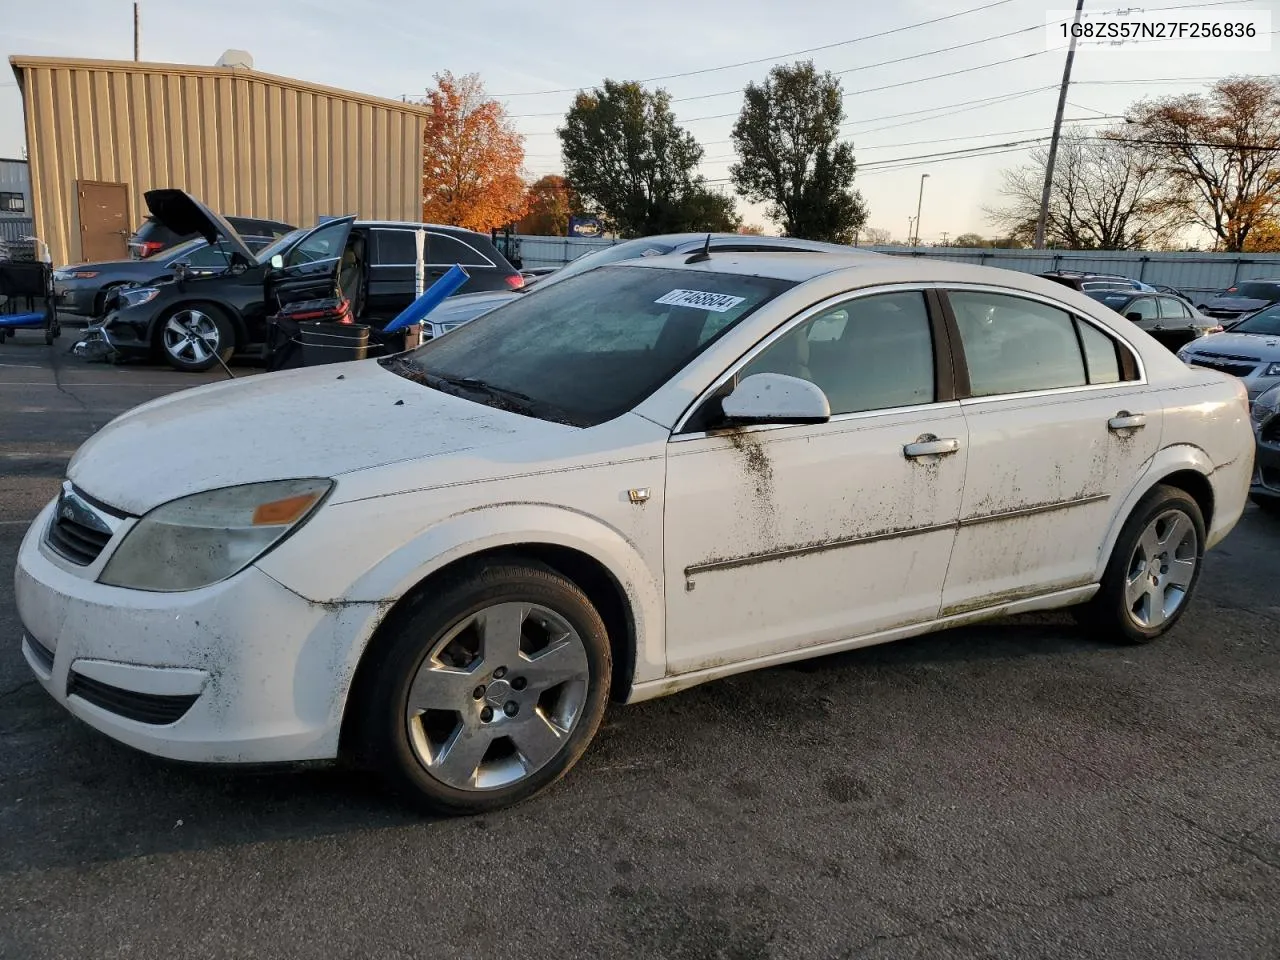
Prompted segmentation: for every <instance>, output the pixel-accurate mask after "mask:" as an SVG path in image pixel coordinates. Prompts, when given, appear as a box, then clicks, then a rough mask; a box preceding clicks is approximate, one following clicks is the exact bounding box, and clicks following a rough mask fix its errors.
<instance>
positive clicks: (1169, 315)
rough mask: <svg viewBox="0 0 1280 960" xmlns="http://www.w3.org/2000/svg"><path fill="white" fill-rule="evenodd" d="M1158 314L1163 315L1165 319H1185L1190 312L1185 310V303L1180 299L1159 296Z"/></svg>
mask: <svg viewBox="0 0 1280 960" xmlns="http://www.w3.org/2000/svg"><path fill="white" fill-rule="evenodd" d="M1160 316H1162V317H1164V318H1165V319H1166V320H1168V319H1174V320H1185V319H1187V318H1188V317H1190V316H1191V314H1190V313H1189V312H1188V311H1187V305H1186V304H1185V303H1183V302H1182V301H1181V300H1177V299H1175V298H1173V297H1161V298H1160Z"/></svg>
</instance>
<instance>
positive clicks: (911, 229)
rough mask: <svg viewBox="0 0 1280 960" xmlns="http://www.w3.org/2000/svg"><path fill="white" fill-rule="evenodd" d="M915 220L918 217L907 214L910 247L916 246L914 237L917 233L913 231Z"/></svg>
mask: <svg viewBox="0 0 1280 960" xmlns="http://www.w3.org/2000/svg"><path fill="white" fill-rule="evenodd" d="M915 222H916V218H915V217H913V216H910V215H908V216H907V246H908V247H914V246H915V242H914V240H913V238H914V237H915V233H914V232H912V231H913V226H912V225H913V224H914V223H915Z"/></svg>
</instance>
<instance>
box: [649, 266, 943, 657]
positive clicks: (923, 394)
mask: <svg viewBox="0 0 1280 960" xmlns="http://www.w3.org/2000/svg"><path fill="white" fill-rule="evenodd" d="M935 319H936V318H931V316H930V313H929V311H928V309H927V307H926V299H925V296H924V294H923V293H922V292H920V291H909V292H908V291H898V292H891V293H880V294H872V295H867V296H862V297H856V298H849V299H846V300H844V301H843V302H838V303H835V304H834V305H830V306H826V307H823V308H821V309H819V310H817V311H816V312H811V314H810V315H808V316H802V317H801V318H800V319H799V320H797V321H795V322H793V323H791V324H790V325H788V327H786V328H783V329H782V330H781V331H780V333H779V334H778V335H775V337H773V338H772V339H771V340H770V341H768V342H766V344H765V345H764V346H763V348H760V349H758V350H757V351H756V352H755V354H754V356H752V357H749V358H748V359H747V361H746V362H745V364H744V365H741V366H740V368H739V369H738V370H737V371H736V377H737V378H738V379H741V378H744V377H747V376H750V375H752V374H755V373H764V372H772V373H782V374H787V375H790V376H796V377H803V378H805V379H807V380H810V381H811V382H813V383H815V384H817V385H818V386H819V387H821V388H822V390H823V392H824V393H826V395H827V398H828V401H829V402H830V405H831V412H832V418H831V420H830V421H829V422H827V423H820V424H798V425H788V426H761V427H747V428H740V429H736V430H719V431H716V430H712V431H711V432H697V433H687V434H680V433H677V434H676V435H674V436H673V437H672V441H671V443H670V445H669V447H668V454H667V497H666V513H665V558H666V593H667V662H668V671H669V672H670V673H672V674H679V673H687V672H692V671H697V670H700V669H705V668H709V667H715V666H718V665H721V664H725V663H733V662H738V661H743V660H749V659H753V658H757V657H763V656H769V655H771V654H777V653H786V652H788V651H791V650H795V649H797V648H801V647H807V646H817V645H820V644H824V643H828V642H832V641H838V640H843V639H849V638H852V637H857V636H864V635H868V634H873V633H875V632H877V631H881V630H887V629H891V628H893V627H898V626H902V625H904V624H910V623H915V622H920V621H924V620H929V619H931V618H932V617H934V616H935V615H936V614H937V612H938V606H939V603H940V600H941V592H942V583H943V579H944V577H945V575H946V570H947V561H948V559H949V557H950V555H951V546H952V542H953V540H954V538H955V522H956V519H957V517H958V515H959V511H960V498H961V492H962V490H963V486H964V475H965V460H966V437H965V426H964V416H963V414H962V412H961V410H960V405H959V404H958V403H957V402H956V401H954V400H953V399H951V384H950V378H949V371H950V361H949V353H946V352H945V349H944V354H945V356H946V357H947V359H946V361H945V363H946V368H947V375H945V376H939V375H938V373H937V372H936V371H935V348H934V339H935V338H934V330H935V323H934V321H935ZM938 329H939V336H940V337H941V328H940V327H939V328H938ZM710 402H711V403H714V402H715V401H710ZM694 422H695V424H696V422H697V421H696V417H695V421H694Z"/></svg>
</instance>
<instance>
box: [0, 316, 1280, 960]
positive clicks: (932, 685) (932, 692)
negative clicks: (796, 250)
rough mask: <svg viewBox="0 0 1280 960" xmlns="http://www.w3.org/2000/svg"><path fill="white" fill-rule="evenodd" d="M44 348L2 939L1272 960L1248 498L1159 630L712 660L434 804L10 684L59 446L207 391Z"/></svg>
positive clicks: (1269, 672)
mask: <svg viewBox="0 0 1280 960" xmlns="http://www.w3.org/2000/svg"><path fill="white" fill-rule="evenodd" d="M69 336H70V337H71V338H74V331H69V333H68V334H64V337H63V339H62V340H61V341H59V343H58V344H57V345H56V346H55V347H53V348H48V347H45V346H44V344H43V341H42V340H41V339H40V338H38V337H36V336H35V335H34V334H25V333H19V335H18V336H17V338H16V339H15V340H10V341H7V342H6V343H4V344H0V567H2V568H3V573H0V637H2V638H4V641H3V643H0V918H3V919H0V957H4V958H9V957H13V958H26V957H102V958H109V957H111V958H113V957H120V958H152V957H155V958H173V957H183V958H204V957H227V958H244V957H270V958H273V960H274V958H293V957H298V958H305V960H321V958H330V957H334V958H337V957H343V958H345V957H350V958H365V957H371V956H378V957H384V958H397V957H406V958H408V957H414V958H419V957H421V958H426V957H433V958H434V957H462V956H467V957H471V956H489V957H504V958H506V957H509V958H513V960H516V958H540V957H555V958H558V960H572V958H590V960H600V958H613V957H661V958H673V960H693V958H713V957H714V958H726V960H728V958H734V960H758V958H771V957H780V958H781V957H786V958H790V957H803V958H808V957H813V958H828V957H928V958H931V960H940V958H949V957H956V958H973V957H1018V958H1033V957H1055V958H1057V957H1097V958H1104V957H1152V958H1160V960H1172V958H1182V957H1186V958H1206V957H1222V958H1232V960H1242V958H1252V957H1257V958H1269V960H1274V958H1276V957H1277V956H1280V697H1278V696H1277V693H1278V692H1280V629H1278V625H1280V588H1278V587H1277V584H1278V583H1280V564H1278V563H1277V560H1278V559H1280V522H1277V521H1276V520H1275V519H1274V518H1271V517H1267V516H1264V515H1262V514H1261V513H1260V512H1259V511H1257V510H1256V509H1254V508H1250V509H1249V511H1248V512H1247V513H1246V515H1245V517H1244V519H1243V520H1242V522H1241V524H1240V526H1239V527H1238V528H1237V530H1236V531H1235V532H1234V533H1233V534H1232V535H1231V536H1230V538H1229V539H1228V540H1227V541H1226V542H1225V543H1224V544H1223V545H1222V546H1220V547H1219V548H1218V549H1216V550H1215V551H1213V553H1212V554H1211V555H1210V556H1209V558H1208V560H1207V562H1206V567H1205V571H1204V575H1203V578H1202V580H1201V585H1200V591H1199V595H1198V596H1197V597H1196V599H1195V603H1194V607H1193V608H1192V609H1191V610H1190V611H1189V612H1188V614H1187V616H1186V617H1185V618H1184V619H1183V620H1182V622H1181V623H1180V625H1179V626H1178V628H1177V629H1176V630H1175V631H1174V632H1173V633H1172V634H1171V635H1170V636H1168V637H1166V638H1165V639H1163V640H1162V641H1160V642H1158V643H1156V644H1153V645H1150V646H1146V647H1117V646H1111V645H1108V644H1105V643H1101V642H1098V641H1096V640H1093V639H1090V638H1089V637H1088V636H1085V635H1084V634H1082V633H1081V632H1080V631H1079V630H1078V629H1077V628H1076V627H1075V626H1074V625H1073V624H1072V622H1071V621H1070V619H1069V618H1067V617H1063V616H1056V615H1055V616H1035V617H1023V618H1014V619H1010V620H1006V621H1002V622H1000V623H995V624H989V625H983V626H979V627H972V628H966V629H960V630H954V631H950V632H947V633H942V634H936V635H934V636H930V637H924V638H920V639H916V640H908V641H903V642H900V643H897V644H892V645H888V646H884V647H876V648H871V649H867V650H862V651H857V652H854V653H850V654H842V655H837V656H831V657H826V658H823V659H820V660H813V661H809V662H806V663H802V664H798V665H793V666H789V667H780V668H776V669H771V670H765V671H761V672H758V673H754V674H749V675H745V676H741V677H734V678H731V679H728V680H724V681H720V682H717V683H713V684H708V685H705V686H703V687H700V688H697V689H694V690H691V691H688V692H686V693H682V694H678V695H676V696H673V697H670V698H667V699H664V700H658V701H653V702H650V703H645V704H640V705H637V706H633V707H617V708H614V709H613V710H612V711H611V713H610V715H609V716H608V718H607V720H606V724H605V726H604V728H603V729H602V731H601V734H600V736H599V738H598V740H597V741H596V743H595V745H594V746H593V747H592V748H591V749H590V750H589V751H588V753H587V755H586V757H585V758H584V759H583V761H582V762H581V763H580V764H579V766H578V767H577V769H576V770H575V771H573V773H571V774H570V776H569V777H568V778H567V779H566V780H564V781H562V782H561V783H560V784H559V785H557V786H556V787H555V788H553V789H552V790H551V791H550V792H548V793H546V794H545V795H543V796H541V797H539V798H536V799H535V800H533V801H531V802H528V803H526V804H524V805H522V806H519V807H517V808H515V809H512V810H509V811H506V812H502V813H498V814H493V815H488V816H484V817H477V818H472V819H464V820H439V821H432V820H427V819H423V818H421V817H420V816H418V815H416V814H414V813H413V812H411V811H409V810H407V809H405V808H404V807H403V806H401V805H399V804H398V803H397V802H396V801H395V800H394V799H392V798H390V797H388V796H387V795H385V794H384V793H383V792H382V791H381V790H380V788H379V786H378V784H377V783H376V782H375V781H373V780H371V779H370V778H369V777H367V776H365V775H361V774H357V773H350V772H343V771H337V770H305V771H287V772H252V773H232V772H224V771H220V770H211V769H208V768H189V767H184V766H179V765H174V764H170V763H166V762H162V761H159V760H155V759H152V758H149V757H146V756H143V755H142V754H138V753H135V752H133V751H131V750H129V749H127V748H125V747H122V746H118V745H116V744H114V743H112V742H111V741H109V740H107V739H106V738H104V737H102V736H100V735H98V734H97V733H95V732H93V731H92V730H90V729H89V728H87V727H85V726H84V725H82V724H81V723H79V722H78V721H76V720H75V719H74V718H72V717H71V716H70V715H69V714H67V713H66V712H65V711H63V710H62V709H61V708H60V707H57V706H56V705H55V704H54V703H53V701H52V700H50V699H49V698H48V696H47V695H46V694H45V693H44V691H43V690H42V689H41V688H40V687H39V686H37V685H36V684H35V683H34V682H33V681H32V680H31V679H30V677H29V672H28V670H27V667H26V664H25V662H24V661H23V659H22V655H21V653H20V650H19V644H18V635H19V624H18V619H17V614H16V611H15V609H14V604H13V583H12V579H11V577H10V576H9V571H10V570H12V567H13V563H14V558H15V555H16V552H17V548H18V543H19V540H20V538H21V536H22V534H23V532H24V531H25V529H26V525H27V523H28V522H29V521H30V519H31V518H32V517H33V516H34V515H35V514H36V512H37V510H38V509H39V507H40V506H41V505H42V504H43V503H45V502H46V501H47V500H48V499H49V498H51V497H52V496H53V495H54V493H55V491H56V489H57V486H58V483H59V480H60V478H61V476H62V473H63V470H64V469H65V465H66V461H67V459H68V458H69V457H70V456H71V454H72V453H73V452H74V450H75V448H76V446H77V445H78V444H79V443H80V442H82V441H83V440H84V439H85V438H86V437H88V436H89V435H90V434H91V433H92V432H93V431H94V430H96V429H97V428H99V427H101V426H103V425H104V424H105V423H106V422H107V421H109V420H110V419H111V418H112V417H113V416H115V415H116V414H118V413H120V412H122V411H124V410H126V409H128V408H129V407H131V406H133V405H135V404H138V403H141V402H143V401H145V400H147V399H150V398H152V397H157V396H161V395H163V394H166V393H169V392H172V391H175V390H180V389H184V388H186V387H190V386H193V385H195V384H197V383H200V382H204V381H209V380H214V379H218V378H219V377H220V376H223V374H221V373H209V374H204V375H200V376H192V375H184V374H178V373H174V372H171V371H168V370H167V369H162V368H159V367H149V366H128V367H111V366H106V365H102V364H88V363H84V362H82V361H80V360H77V359H75V358H73V357H70V356H67V355H66V354H65V353H64V352H63V351H65V350H66V349H67V347H69V345H70V340H69V339H68V337H69ZM253 372H254V371H252V370H237V373H239V374H252V373H253Z"/></svg>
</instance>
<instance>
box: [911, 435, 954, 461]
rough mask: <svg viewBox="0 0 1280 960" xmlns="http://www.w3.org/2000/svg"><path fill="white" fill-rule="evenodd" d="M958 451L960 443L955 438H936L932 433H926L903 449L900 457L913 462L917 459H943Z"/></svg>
mask: <svg viewBox="0 0 1280 960" xmlns="http://www.w3.org/2000/svg"><path fill="white" fill-rule="evenodd" d="M959 449H960V441H959V440H957V439H956V438H955V437H943V438H938V437H935V436H934V435H933V434H932V433H926V434H925V435H924V436H922V437H920V438H919V439H918V440H916V442H915V443H908V444H907V445H906V446H905V447H903V448H902V455H903V456H904V457H906V458H907V459H908V460H915V459H917V458H918V457H945V456H947V455H948V454H951V453H955V452H956V451H957V450H959Z"/></svg>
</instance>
